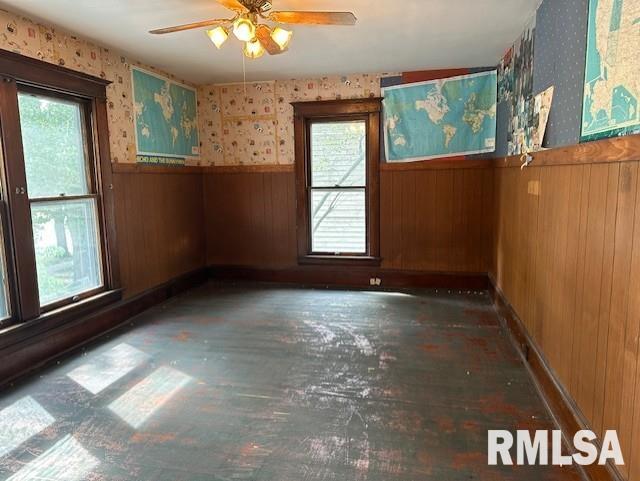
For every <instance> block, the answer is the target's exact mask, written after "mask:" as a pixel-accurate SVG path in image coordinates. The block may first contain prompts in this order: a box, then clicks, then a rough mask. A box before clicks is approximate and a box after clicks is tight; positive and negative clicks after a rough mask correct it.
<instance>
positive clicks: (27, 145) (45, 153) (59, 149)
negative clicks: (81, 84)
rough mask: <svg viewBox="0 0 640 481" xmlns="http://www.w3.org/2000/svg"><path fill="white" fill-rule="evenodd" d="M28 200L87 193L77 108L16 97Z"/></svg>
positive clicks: (47, 99)
mask: <svg viewBox="0 0 640 481" xmlns="http://www.w3.org/2000/svg"><path fill="white" fill-rule="evenodd" d="M18 101H19V107H20V126H21V129H22V144H23V146H24V161H25V168H26V173H27V186H28V189H29V197H30V198H32V199H33V198H36V197H57V196H59V195H61V194H64V195H83V194H87V193H88V186H87V174H86V159H85V148H84V145H85V144H84V132H83V129H82V116H81V113H80V105H78V104H76V103H71V102H63V101H61V100H57V99H52V98H48V97H37V96H34V95H30V94H24V93H21V94H19V95H18Z"/></svg>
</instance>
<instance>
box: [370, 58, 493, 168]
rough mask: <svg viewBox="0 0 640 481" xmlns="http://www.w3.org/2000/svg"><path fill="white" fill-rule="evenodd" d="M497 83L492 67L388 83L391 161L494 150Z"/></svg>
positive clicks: (386, 99) (386, 127) (386, 111)
mask: <svg viewBox="0 0 640 481" xmlns="http://www.w3.org/2000/svg"><path fill="white" fill-rule="evenodd" d="M497 82H498V79H497V72H496V71H495V70H494V71H489V72H481V73H477V74H471V75H463V76H459V77H452V78H449V79H442V80H434V81H429V82H420V83H416V84H408V85H402V86H397V87H388V88H385V89H384V90H383V93H384V133H385V150H386V155H387V161H388V162H411V161H417V160H426V159H432V158H436V157H447V156H454V155H466V154H475V153H481V152H493V151H494V150H495V137H496V104H497Z"/></svg>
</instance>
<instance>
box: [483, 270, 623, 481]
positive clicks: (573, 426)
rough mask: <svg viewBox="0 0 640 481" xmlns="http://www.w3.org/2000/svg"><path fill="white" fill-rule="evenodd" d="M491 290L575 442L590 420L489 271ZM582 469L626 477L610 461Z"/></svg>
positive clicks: (600, 480)
mask: <svg viewBox="0 0 640 481" xmlns="http://www.w3.org/2000/svg"><path fill="white" fill-rule="evenodd" d="M489 291H490V295H491V297H492V298H493V303H494V306H495V309H496V311H497V313H498V316H499V318H500V321H501V322H502V324H503V325H504V327H505V328H506V330H507V331H508V333H509V335H510V337H511V340H512V342H513V344H514V346H515V347H516V349H517V350H518V353H519V354H520V357H521V359H522V361H523V363H524V365H525V366H526V368H527V370H528V371H529V374H530V376H531V377H532V379H533V381H534V384H535V386H536V388H537V390H538V392H539V393H540V396H541V397H542V399H543V401H544V402H545V404H546V406H547V409H548V410H549V412H550V413H551V416H552V418H553V419H554V421H555V423H556V424H557V426H558V427H559V429H561V430H562V433H563V436H564V441H565V444H566V445H567V447H571V446H573V443H569V442H568V441H569V440H571V439H572V438H573V435H574V433H576V432H577V431H579V430H581V429H591V427H590V426H589V423H588V422H587V420H586V418H585V416H584V415H583V414H582V412H581V411H580V408H579V407H578V406H577V405H576V403H575V401H574V400H573V399H572V398H571V396H570V395H569V394H568V393H567V391H566V390H565V388H564V387H563V386H562V384H561V383H560V381H559V379H558V378H557V376H556V375H555V373H554V372H553V370H552V369H551V367H550V366H549V363H548V362H547V359H546V358H545V356H544V354H543V353H542V350H541V349H540V347H539V346H538V344H537V343H536V341H535V340H533V338H532V337H531V336H530V335H529V333H528V332H527V329H526V328H525V326H524V324H523V322H522V321H521V320H520V318H519V317H518V315H517V313H516V312H515V310H514V309H513V307H512V306H511V304H510V303H509V301H508V300H507V298H506V297H505V295H504V293H503V292H502V291H501V290H500V289H499V288H498V287H497V286H496V283H495V279H494V278H493V277H492V276H491V275H489ZM596 443H598V441H596ZM582 469H583V470H584V474H585V475H586V477H587V479H589V480H590V481H624V477H623V476H622V474H621V473H620V471H619V470H618V469H617V468H616V467H615V466H614V465H613V464H611V463H609V464H607V465H606V466H600V465H598V464H593V465H590V466H583V467H582Z"/></svg>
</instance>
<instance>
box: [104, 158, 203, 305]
mask: <svg viewBox="0 0 640 481" xmlns="http://www.w3.org/2000/svg"><path fill="white" fill-rule="evenodd" d="M113 171H114V175H113V177H114V180H113V181H114V190H115V209H116V224H117V237H118V256H119V259H120V277H121V283H122V287H123V288H124V296H125V297H131V296H134V295H136V294H139V293H141V292H143V291H146V290H148V289H151V288H153V287H156V286H158V285H160V284H163V283H166V282H168V281H171V280H172V279H176V278H179V277H181V276H183V275H185V274H188V273H191V272H194V271H197V270H199V269H203V268H204V267H205V228H204V206H203V202H202V201H203V178H202V170H201V169H199V168H194V167H156V166H149V167H145V166H139V165H138V166H137V165H127V164H114V166H113Z"/></svg>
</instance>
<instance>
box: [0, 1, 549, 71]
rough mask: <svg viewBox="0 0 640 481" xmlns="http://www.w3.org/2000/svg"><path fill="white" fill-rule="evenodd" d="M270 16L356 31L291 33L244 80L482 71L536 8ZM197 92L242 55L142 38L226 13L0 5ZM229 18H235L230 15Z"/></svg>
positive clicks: (131, 5)
mask: <svg viewBox="0 0 640 481" xmlns="http://www.w3.org/2000/svg"><path fill="white" fill-rule="evenodd" d="M273 3H274V7H275V9H277V10H338V11H342V10H350V11H353V12H354V13H355V14H356V16H357V17H358V24H357V26H355V27H330V26H323V27H317V26H292V27H291V29H292V30H293V31H294V37H293V41H292V45H291V47H290V49H289V51H288V52H287V53H285V54H283V55H280V56H278V57H267V56H264V57H262V58H261V59H258V60H254V61H247V79H248V80H271V79H282V78H296V77H297V78H301V77H319V76H325V75H336V74H350V73H374V72H403V71H412V70H427V69H435V68H446V67H476V66H489V65H495V64H497V63H498V61H499V59H500V57H501V55H502V53H503V52H504V50H505V49H506V48H507V47H508V46H509V45H510V44H511V43H512V42H513V41H514V40H515V39H516V38H517V37H518V36H519V34H520V33H521V32H522V30H523V29H524V26H525V24H526V23H527V22H528V21H529V20H530V19H532V17H533V15H534V12H535V9H536V7H537V5H538V4H539V3H540V0H274V1H273ZM0 7H2V8H5V9H7V10H10V11H15V12H19V13H23V14H25V15H26V16H28V17H30V18H33V19H34V20H38V21H43V22H45V23H48V24H53V25H57V26H59V27H62V28H64V29H66V30H69V31H71V32H73V33H76V34H79V35H81V36H84V37H87V38H89V39H92V40H94V41H96V42H98V43H100V44H102V45H106V46H109V47H112V48H115V49H118V50H120V51H122V52H124V53H125V54H127V55H129V56H131V57H132V58H135V59H137V60H139V61H141V62H144V63H147V64H151V65H153V66H156V67H158V68H162V69H164V70H166V71H168V72H170V73H173V74H175V75H178V76H179V77H181V78H183V79H186V80H190V81H192V82H195V83H209V82H231V81H238V80H242V55H241V45H240V43H239V42H238V41H237V40H236V39H235V38H231V39H230V41H229V42H227V44H226V45H224V47H223V48H222V50H220V51H218V50H217V49H216V48H215V47H214V46H213V44H212V43H211V42H210V41H209V40H208V38H207V37H206V35H205V34H204V31H203V30H195V31H190V32H183V33H175V34H170V35H166V36H154V35H150V34H148V33H147V31H148V30H150V29H153V28H159V27H166V26H171V25H176V24H181V23H189V22H193V21H198V20H203V19H208V18H218V17H221V16H227V13H230V12H229V11H228V10H226V9H225V8H223V7H221V6H219V5H218V4H217V3H216V1H215V0H0ZM229 16H232V14H230V15H229Z"/></svg>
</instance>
